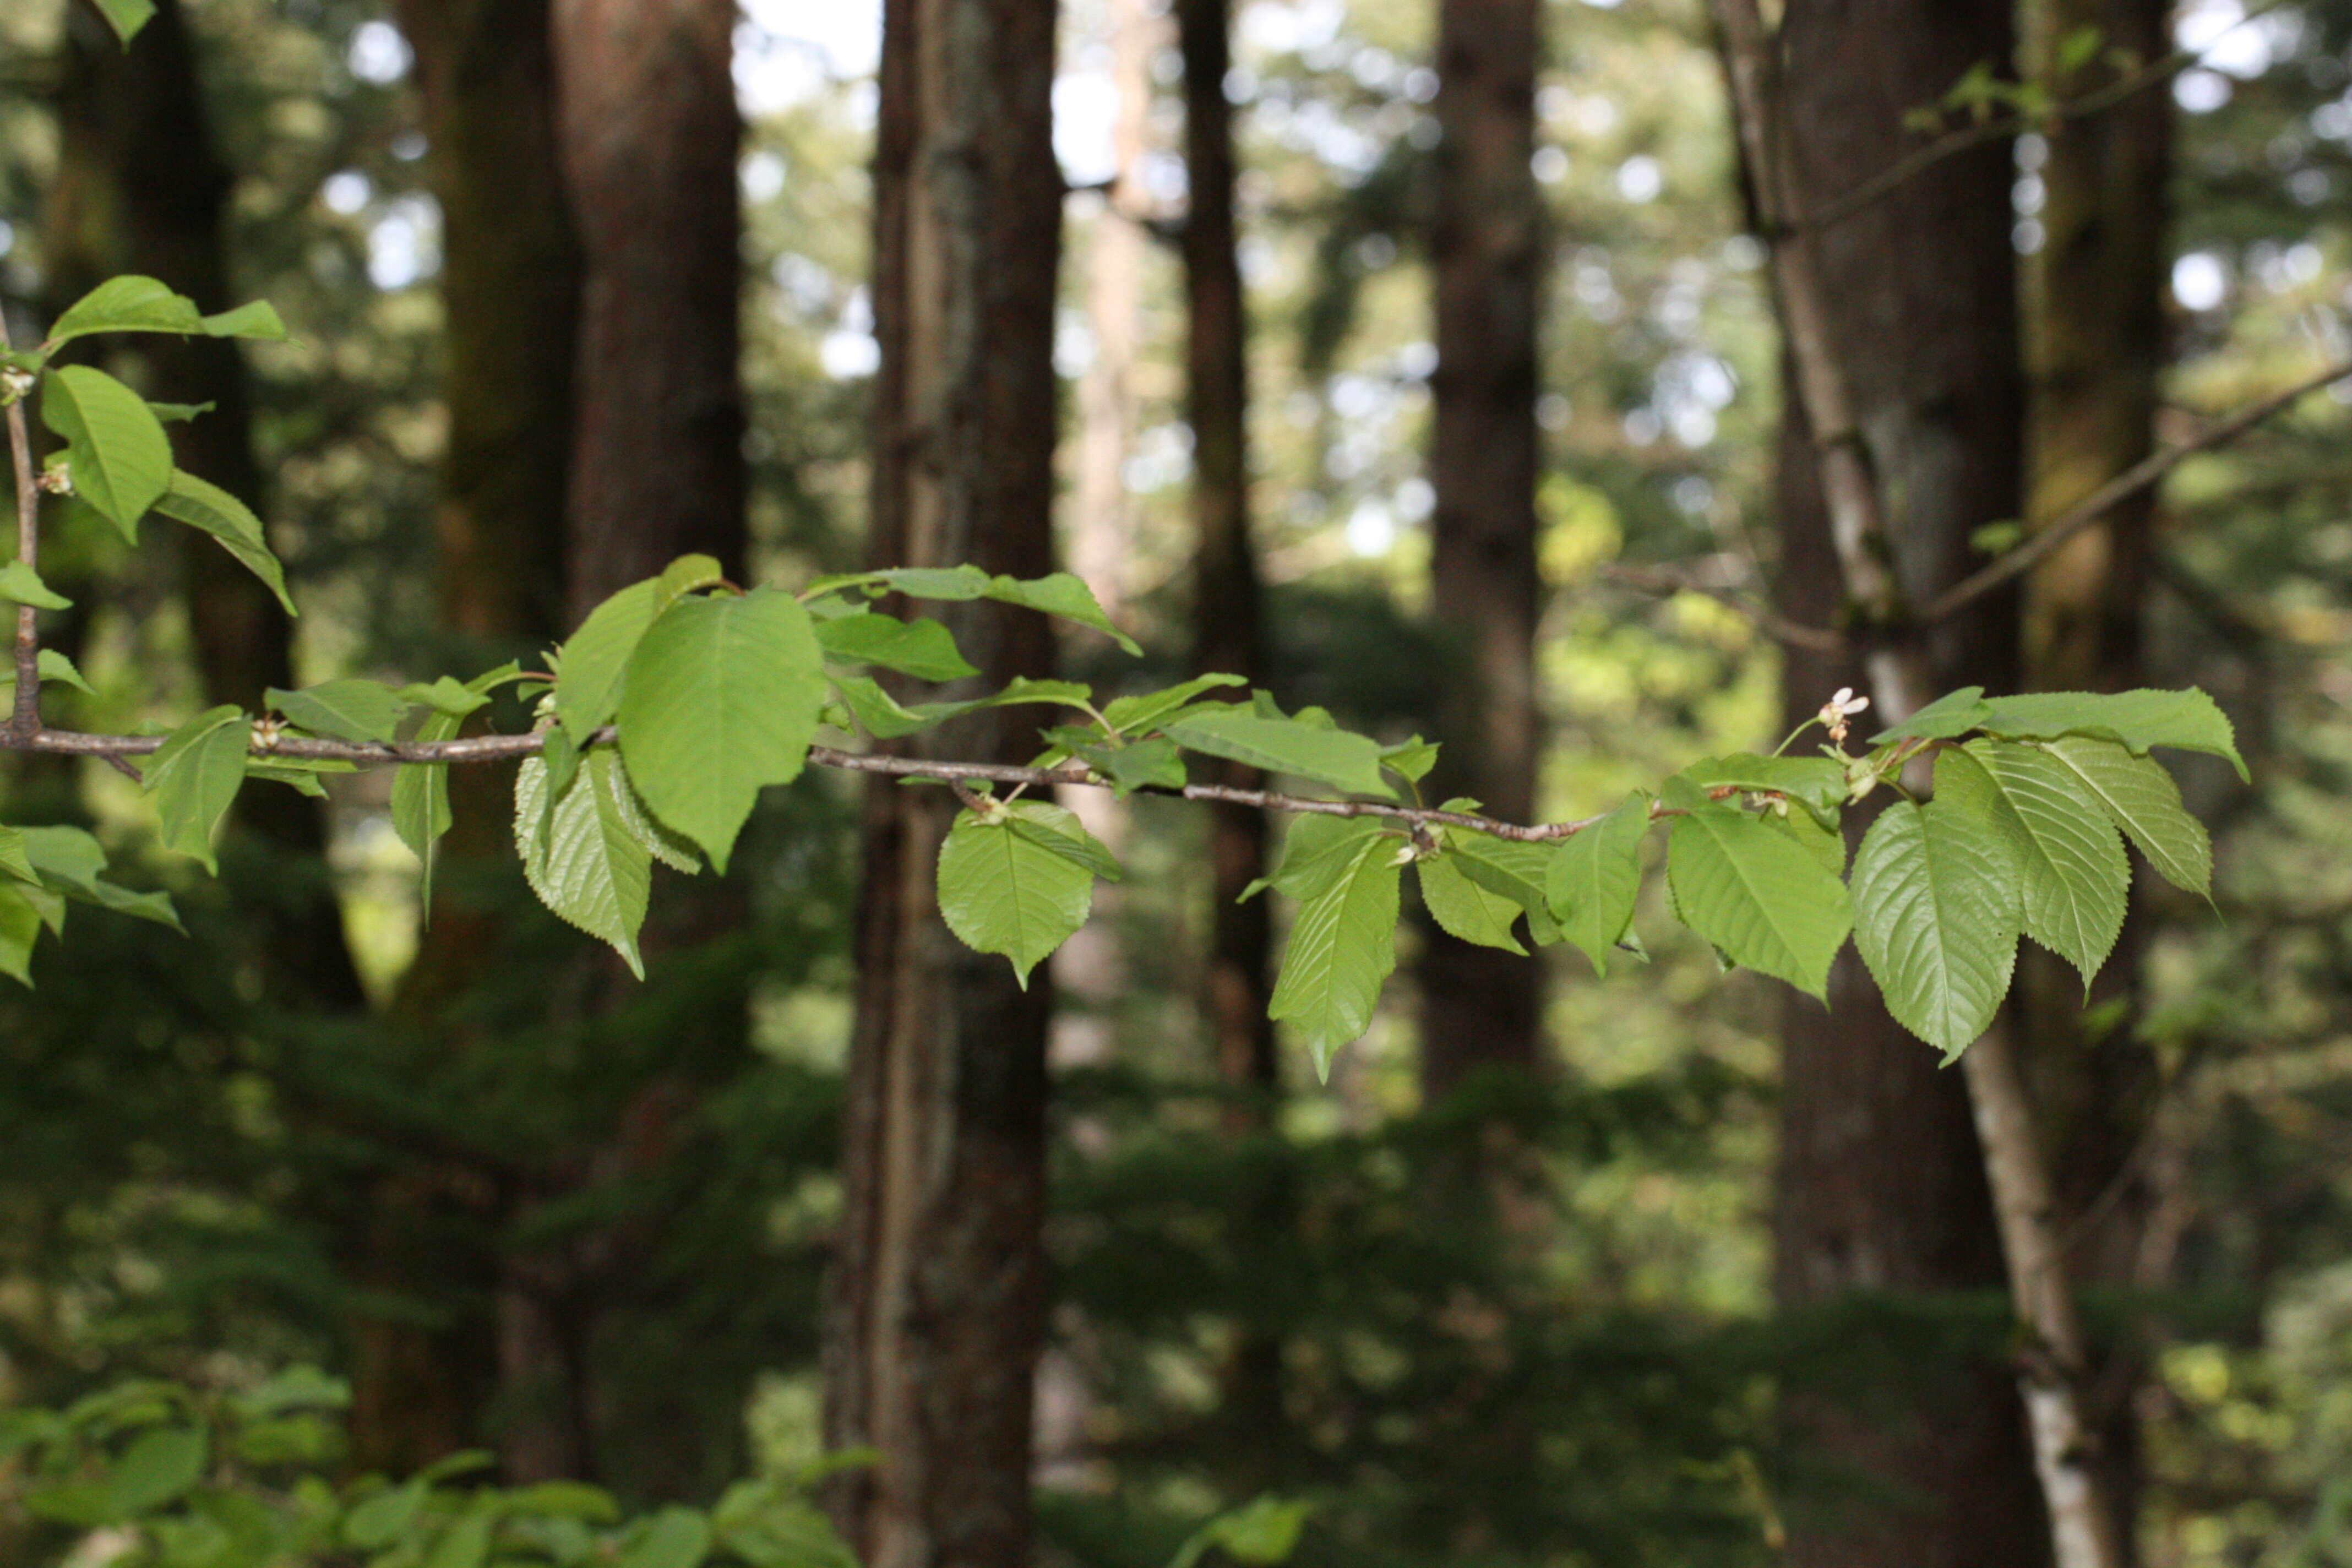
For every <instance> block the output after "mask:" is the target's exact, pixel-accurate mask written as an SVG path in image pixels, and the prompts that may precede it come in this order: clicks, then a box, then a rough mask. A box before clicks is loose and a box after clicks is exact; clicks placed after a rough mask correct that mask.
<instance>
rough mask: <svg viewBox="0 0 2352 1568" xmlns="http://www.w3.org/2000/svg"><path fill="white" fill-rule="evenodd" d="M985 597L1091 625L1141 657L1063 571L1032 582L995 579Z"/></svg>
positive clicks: (1080, 584) (1079, 584) (1084, 589)
mask: <svg viewBox="0 0 2352 1568" xmlns="http://www.w3.org/2000/svg"><path fill="white" fill-rule="evenodd" d="M988 596H989V597H990V598H992V599H1001V600H1003V602H1004V603H1006V604H1008V605H1026V606H1027V607H1028V608H1030V609H1033V610H1038V611H1042V612H1043V613H1044V614H1045V615H1049V616H1061V617H1062V619H1064V620H1066V621H1075V622H1076V623H1077V624H1078V625H1080V626H1091V627H1093V628H1094V629H1095V630H1096V631H1098V632H1100V633H1102V634H1103V636H1105V637H1108V638H1110V640H1111V641H1113V642H1115V643H1117V644H1118V646H1119V647H1120V648H1121V649H1122V650H1123V651H1125V652H1126V653H1127V654H1128V655H1129V656H1130V657H1132V658H1142V657H1143V650H1142V649H1141V648H1139V647H1137V646H1136V644H1135V639H1134V638H1133V637H1129V636H1128V635H1127V634H1126V633H1125V632H1123V631H1120V630H1119V629H1118V627H1117V626H1113V625H1111V621H1110V617H1109V616H1107V615H1105V614H1103V607H1102V605H1099V604H1097V602H1096V601H1095V595H1094V590H1093V589H1091V588H1089V587H1087V585H1086V584H1085V583H1084V582H1083V581H1082V580H1080V579H1079V578H1076V577H1074V576H1072V575H1071V574H1069V573H1067V572H1055V573H1054V574H1051V575H1050V576H1045V577H1039V578H1037V579H1035V580H1034V581H1032V582H1026V583H1024V582H1016V581H1015V580H1013V578H1011V577H998V578H995V579H993V580H992V581H991V582H990V584H989V588H988Z"/></svg>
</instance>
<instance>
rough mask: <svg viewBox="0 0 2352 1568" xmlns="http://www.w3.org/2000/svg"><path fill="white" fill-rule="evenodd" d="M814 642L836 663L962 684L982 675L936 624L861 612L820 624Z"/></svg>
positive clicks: (948, 633)
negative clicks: (877, 667) (843, 661)
mask: <svg viewBox="0 0 2352 1568" xmlns="http://www.w3.org/2000/svg"><path fill="white" fill-rule="evenodd" d="M816 640H817V643H818V645H819V646H820V647H823V648H824V651H825V652H826V653H827V654H829V655H831V656H832V657H833V658H842V659H849V660H853V661H855V662H856V663H859V664H878V665H880V666H881V667H882V668H885V669H895V670H897V671H898V673H899V674H901V675H911V676H913V677H914V678H915V679H918V680H961V679H963V678H964V677H966V676H968V675H978V674H979V673H980V671H979V670H977V669H975V668H972V667H971V665H970V664H968V663H966V662H965V661H964V657H963V655H961V653H958V652H957V651H956V645H955V637H954V635H953V634H952V633H950V631H949V630H948V629H947V627H945V626H941V625H940V623H939V622H937V621H934V620H929V619H920V620H915V621H902V620H900V619H898V617H897V616H884V615H877V614H876V613H874V612H872V611H870V610H861V611H859V612H858V613H856V615H849V616H838V617H836V618H835V619H833V620H829V621H821V622H819V623H818V624H817V628H816Z"/></svg>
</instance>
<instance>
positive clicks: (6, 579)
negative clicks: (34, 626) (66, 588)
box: [0, 561, 73, 610]
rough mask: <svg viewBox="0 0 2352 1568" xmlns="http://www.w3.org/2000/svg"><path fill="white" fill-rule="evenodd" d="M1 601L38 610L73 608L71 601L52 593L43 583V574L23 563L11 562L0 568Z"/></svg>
mask: <svg viewBox="0 0 2352 1568" xmlns="http://www.w3.org/2000/svg"><path fill="white" fill-rule="evenodd" d="M0 599H7V600H11V601H13V602H15V603H16V604H19V605H32V606H33V608H35V609H37V610H68V609H71V608H72V607H73V601H72V600H71V599H68V598H67V597H65V595H62V594H58V593H54V592H52V591H51V590H50V588H49V585H48V584H47V583H44V582H42V581H41V574H39V573H37V572H36V571H34V570H33V569H32V568H31V567H30V566H27V565H26V564H25V563H23V562H22V561H11V562H10V563H8V564H7V565H5V566H0Z"/></svg>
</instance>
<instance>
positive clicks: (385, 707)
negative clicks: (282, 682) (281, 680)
mask: <svg viewBox="0 0 2352 1568" xmlns="http://www.w3.org/2000/svg"><path fill="white" fill-rule="evenodd" d="M266 698H267V700H268V703H269V706H270V707H271V708H273V709H275V710H277V711H278V712H280V713H283V714H284V715H285V716H286V719H287V721H288V722H289V723H291V724H293V725H295V726H297V727H298V728H300V729H304V730H308V731H310V732H311V733H312V734H314V735H328V736H331V737H333V738H334V739H336V740H338V741H390V740H392V739H393V738H394V736H396V735H398V734H399V732H400V721H402V720H403V719H405V718H406V717H407V716H408V710H409V709H410V707H411V706H413V704H411V703H410V701H409V700H408V699H407V698H405V697H403V696H402V695H401V694H400V693H399V692H397V691H395V690H394V689H392V688H391V687H389V686H386V685H384V684H383V682H381V681H375V680H329V681H323V682H321V683H320V684H319V685H317V686H306V687H304V688H303V689H301V690H299V691H280V690H278V689H277V688H275V687H272V688H271V689H269V690H268V693H266Z"/></svg>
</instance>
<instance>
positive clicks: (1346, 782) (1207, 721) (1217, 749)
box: [1166, 705, 1396, 799]
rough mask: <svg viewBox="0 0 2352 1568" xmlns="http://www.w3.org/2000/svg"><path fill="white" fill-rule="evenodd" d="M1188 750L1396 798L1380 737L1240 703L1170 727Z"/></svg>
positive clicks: (1168, 730)
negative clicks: (1384, 773)
mask: <svg viewBox="0 0 2352 1568" xmlns="http://www.w3.org/2000/svg"><path fill="white" fill-rule="evenodd" d="M1166 733H1167V735H1168V738H1169V739H1170V740H1171V741H1174V742H1176V743H1177V744H1178V745H1180V746H1182V747H1184V748H1185V749H1187V750H1188V751H1194V752H1204V753H1206V754H1207V755H1209V756H1213V757H1223V758H1225V759H1226V760H1228V761H1230V762H1236V763H1248V764H1249V765H1250V766H1252V767H1256V768H1265V769H1266V770H1267V771H1268V772H1270V773H1292V774H1296V775H1297V777H1299V778H1303V779H1312V780H1314V781H1315V782H1316V783H1318V784H1329V785H1330V786H1331V787H1333V788H1334V789H1342V790H1348V791H1350V792H1352V793H1354V794H1358V795H1378V796H1381V797H1382V798H1384V799H1394V798H1395V795H1396V792H1395V791H1394V790H1392V789H1391V788H1390V787H1389V785H1388V783H1387V781H1386V780H1385V779H1383V778H1382V777H1381V747H1380V742H1377V741H1374V740H1373V739H1371V738H1370V736H1368V735H1356V734H1350V733H1349V732H1348V731H1344V730H1326V729H1320V728H1318V727H1317V726H1315V725H1313V724H1308V723H1303V722H1301V721H1298V720H1297V719H1266V718H1261V717H1259V716H1258V715H1257V714H1256V713H1255V711H1253V710H1250V709H1247V708H1244V707H1240V706H1238V705H1235V706H1230V707H1223V708H1204V709H1200V710H1195V711H1194V712H1192V714H1190V715H1188V716H1187V717H1185V718H1183V719H1181V720H1178V721H1175V722H1173V723H1171V724H1169V725H1167V726H1166Z"/></svg>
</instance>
